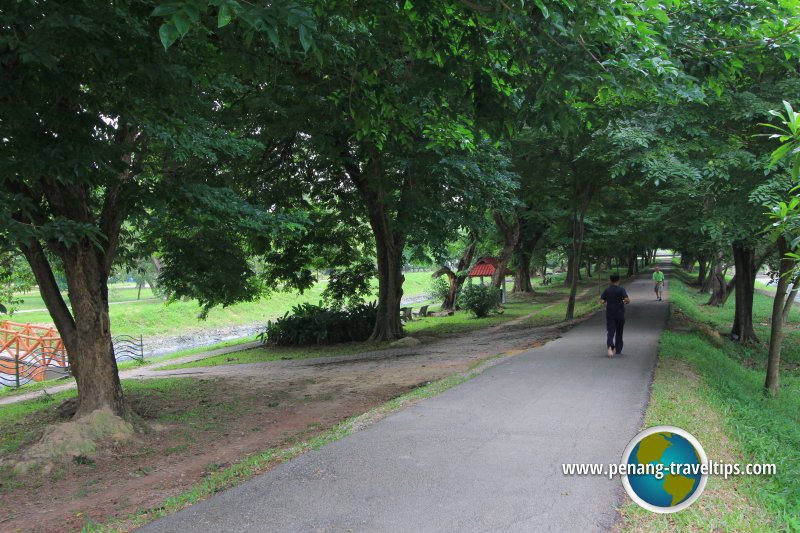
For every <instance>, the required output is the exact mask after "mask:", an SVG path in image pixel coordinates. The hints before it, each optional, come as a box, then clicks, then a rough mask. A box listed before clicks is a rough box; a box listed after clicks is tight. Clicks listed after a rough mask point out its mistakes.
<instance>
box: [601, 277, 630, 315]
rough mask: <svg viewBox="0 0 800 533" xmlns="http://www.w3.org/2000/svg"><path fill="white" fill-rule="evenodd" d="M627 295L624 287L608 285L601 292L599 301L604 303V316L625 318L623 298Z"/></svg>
mask: <svg viewBox="0 0 800 533" xmlns="http://www.w3.org/2000/svg"><path fill="white" fill-rule="evenodd" d="M627 297H628V293H627V292H626V291H625V288H624V287H621V286H619V285H609V286H608V287H607V288H606V290H604V291H603V294H602V296H600V299H601V300H605V301H606V316H607V317H609V318H625V301H624V300H625V298H627Z"/></svg>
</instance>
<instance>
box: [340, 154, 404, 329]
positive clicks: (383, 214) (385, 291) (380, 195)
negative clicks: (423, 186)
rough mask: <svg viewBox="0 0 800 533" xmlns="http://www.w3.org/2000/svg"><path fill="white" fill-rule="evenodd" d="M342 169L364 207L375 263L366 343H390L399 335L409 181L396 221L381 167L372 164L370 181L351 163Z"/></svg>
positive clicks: (401, 326) (401, 325)
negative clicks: (373, 308)
mask: <svg viewBox="0 0 800 533" xmlns="http://www.w3.org/2000/svg"><path fill="white" fill-rule="evenodd" d="M344 166H345V170H346V172H347V174H348V175H349V176H350V179H351V180H352V181H353V183H354V184H355V186H356V189H358V192H359V194H360V195H361V198H362V200H363V201H364V204H365V205H366V207H367V215H368V217H369V224H370V227H371V228H372V234H373V235H374V237H375V252H376V258H377V260H378V317H377V319H376V321H375V327H374V328H373V330H372V335H370V338H369V340H370V341H372V342H383V341H392V340H396V339H399V338H400V337H402V336H403V324H402V322H401V320H400V301H401V300H402V298H403V281H405V277H404V276H403V248H404V246H405V240H406V234H405V232H404V231H403V230H402V229H401V228H403V227H404V225H403V224H404V220H403V219H404V217H405V215H406V210H407V207H406V206H407V201H405V196H406V193H407V192H408V190H409V189H410V187H411V179H410V176H409V175H406V179H405V181H404V184H403V188H402V192H401V197H400V199H399V200H398V203H399V205H398V208H397V214H396V215H395V216H396V220H393V219H392V209H391V206H390V203H389V202H390V199H389V196H388V195H387V193H386V190H385V189H384V187H383V186H382V183H381V182H382V178H383V176H382V175H380V173H381V172H382V169H381V165H380V164H379V162H378V161H377V160H375V161H372V166H373V167H374V168H373V169H372V170H373V172H375V180H374V182H368V180H367V179H366V177H365V176H364V175H363V174H362V171H361V168H359V166H358V165H356V164H355V163H354V162H352V161H346V162H345V165H344Z"/></svg>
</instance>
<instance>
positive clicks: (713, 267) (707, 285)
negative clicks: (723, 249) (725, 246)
mask: <svg viewBox="0 0 800 533" xmlns="http://www.w3.org/2000/svg"><path fill="white" fill-rule="evenodd" d="M721 271H722V257H721V256H720V257H712V258H711V259H710V260H709V262H708V266H707V267H706V276H705V279H704V280H703V283H702V286H701V287H700V294H708V293H709V291H710V290H711V289H712V287H713V286H714V276H715V275H717V273H718V272H721Z"/></svg>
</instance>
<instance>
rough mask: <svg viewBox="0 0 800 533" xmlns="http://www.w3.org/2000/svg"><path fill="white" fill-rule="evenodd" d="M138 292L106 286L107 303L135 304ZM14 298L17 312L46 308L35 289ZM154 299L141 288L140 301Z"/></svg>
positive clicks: (66, 298) (123, 285)
mask: <svg viewBox="0 0 800 533" xmlns="http://www.w3.org/2000/svg"><path fill="white" fill-rule="evenodd" d="M138 292H139V291H138V289H136V287H131V284H130V283H112V284H110V285H109V286H108V301H109V303H116V302H135V301H137V298H136V296H137V293H138ZM61 295H62V296H63V297H64V301H65V302H67V305H69V296H68V295H67V291H64V292H62V293H61ZM14 296H15V297H16V298H20V299H22V303H21V304H20V305H19V307H18V308H17V311H27V310H30V309H45V308H46V307H45V305H44V300H42V296H41V295H40V294H39V291H37V290H35V289H34V290H32V291H30V292H26V293H19V294H15V295H14ZM155 297H156V295H155V294H153V291H152V290H151V289H150V287H143V288H142V294H141V299H142V300H146V299H149V298H155ZM28 315H29V313H23V314H22V315H20V316H18V317H15V318H14V320H17V321H23V322H24V321H25V316H28Z"/></svg>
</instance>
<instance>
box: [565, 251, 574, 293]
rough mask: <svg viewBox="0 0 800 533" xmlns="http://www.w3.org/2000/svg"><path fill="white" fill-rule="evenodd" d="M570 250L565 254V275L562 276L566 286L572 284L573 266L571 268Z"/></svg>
mask: <svg viewBox="0 0 800 533" xmlns="http://www.w3.org/2000/svg"><path fill="white" fill-rule="evenodd" d="M572 257H573V256H572V252H571V251H570V254H569V255H568V256H567V275H566V276H565V277H564V285H565V286H566V287H571V286H572V278H573V268H572Z"/></svg>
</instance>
